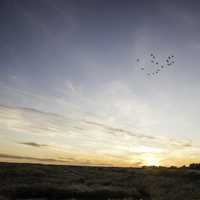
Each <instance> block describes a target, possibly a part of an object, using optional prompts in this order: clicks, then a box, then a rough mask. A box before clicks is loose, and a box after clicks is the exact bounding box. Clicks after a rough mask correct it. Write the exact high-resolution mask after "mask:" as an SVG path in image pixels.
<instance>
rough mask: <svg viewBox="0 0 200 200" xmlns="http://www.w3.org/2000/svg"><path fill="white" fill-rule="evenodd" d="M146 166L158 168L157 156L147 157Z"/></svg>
mask: <svg viewBox="0 0 200 200" xmlns="http://www.w3.org/2000/svg"><path fill="white" fill-rule="evenodd" d="M144 164H145V165H147V166H158V165H159V159H158V158H156V157H155V156H152V155H150V156H147V157H145V158H144Z"/></svg>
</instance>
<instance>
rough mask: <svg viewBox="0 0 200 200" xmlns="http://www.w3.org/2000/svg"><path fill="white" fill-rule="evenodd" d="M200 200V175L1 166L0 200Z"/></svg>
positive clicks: (172, 171) (153, 170)
mask: <svg viewBox="0 0 200 200" xmlns="http://www.w3.org/2000/svg"><path fill="white" fill-rule="evenodd" d="M5 199H29V200H31V199H38V200H39V199H40V200H44V199H66V200H77V199H78V200H88V199H89V200H92V199H99V200H150V199H151V200H161V199H162V200H200V171H198V170H191V169H167V168H144V169H134V168H106V167H75V166H50V165H32V164H8V163H0V200H5Z"/></svg>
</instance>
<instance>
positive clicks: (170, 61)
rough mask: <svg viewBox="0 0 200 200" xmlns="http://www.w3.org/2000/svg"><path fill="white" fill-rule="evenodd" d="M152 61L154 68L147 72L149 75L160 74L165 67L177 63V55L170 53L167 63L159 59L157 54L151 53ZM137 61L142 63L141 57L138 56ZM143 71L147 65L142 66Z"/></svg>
mask: <svg viewBox="0 0 200 200" xmlns="http://www.w3.org/2000/svg"><path fill="white" fill-rule="evenodd" d="M150 58H151V59H150V63H151V64H152V65H153V67H154V69H153V71H151V72H146V75H147V76H154V75H157V74H159V73H160V72H161V71H162V70H163V69H164V68H167V67H169V66H172V65H173V64H174V63H175V56H174V55H170V56H168V58H167V59H166V62H165V64H161V63H159V62H158V61H157V59H156V57H155V55H154V54H153V53H151V54H150ZM137 62H138V63H140V59H139V58H137ZM140 69H141V70H142V71H146V70H147V69H146V67H141V68H140Z"/></svg>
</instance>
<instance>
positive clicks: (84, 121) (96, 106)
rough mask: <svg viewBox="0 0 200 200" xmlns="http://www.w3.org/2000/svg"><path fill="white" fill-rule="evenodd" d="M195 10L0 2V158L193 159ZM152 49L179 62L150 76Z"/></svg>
mask: <svg viewBox="0 0 200 200" xmlns="http://www.w3.org/2000/svg"><path fill="white" fill-rule="evenodd" d="M199 10H200V3H199V2H198V1H197V0H196V1H195V0H190V1H189V0H187V1H184V0H180V1H178V0H173V1H165V0H152V1H149V0H119V1H118V0H106V1H104V0H84V1H81V0H68V1H64V0H58V1H54V0H37V1H31V0H28V1H27V0H9V1H7V0H2V1H0V24H1V27H0V161H17V162H39V163H54V164H73V165H105V166H142V165H152V164H153V165H165V166H170V165H178V166H180V165H184V164H185V165H188V164H189V163H191V162H200V158H199V155H200V126H199V116H200V93H199V88H200V78H199V74H200V67H199V59H200V57H199V55H200V37H199V34H200V20H199V19H200V13H199ZM150 53H154V54H155V55H156V56H157V58H158V59H159V61H161V62H162V61H163V60H165V59H166V58H167V57H168V56H169V55H171V54H173V55H175V56H176V63H175V64H174V65H173V66H172V67H169V68H167V69H164V70H163V71H162V73H160V74H159V75H157V76H154V77H148V76H146V74H145V73H144V72H143V71H141V70H140V64H141V65H143V66H145V70H146V68H148V69H149V70H150V69H152V66H150V64H149V58H150ZM137 58H140V63H138V62H137V61H136V60H137Z"/></svg>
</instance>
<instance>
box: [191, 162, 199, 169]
mask: <svg viewBox="0 0 200 200" xmlns="http://www.w3.org/2000/svg"><path fill="white" fill-rule="evenodd" d="M189 168H190V169H199V170H200V163H192V164H190V165H189Z"/></svg>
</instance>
